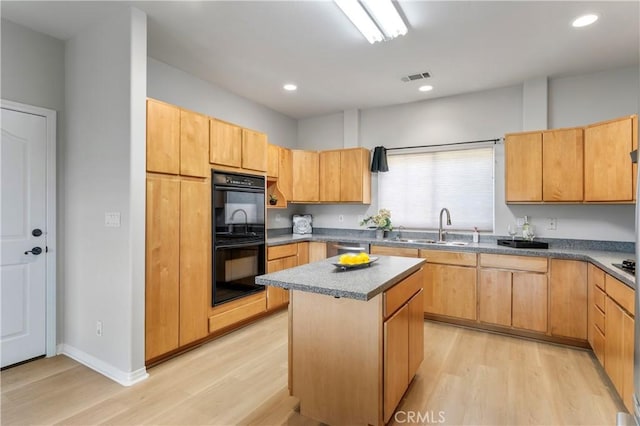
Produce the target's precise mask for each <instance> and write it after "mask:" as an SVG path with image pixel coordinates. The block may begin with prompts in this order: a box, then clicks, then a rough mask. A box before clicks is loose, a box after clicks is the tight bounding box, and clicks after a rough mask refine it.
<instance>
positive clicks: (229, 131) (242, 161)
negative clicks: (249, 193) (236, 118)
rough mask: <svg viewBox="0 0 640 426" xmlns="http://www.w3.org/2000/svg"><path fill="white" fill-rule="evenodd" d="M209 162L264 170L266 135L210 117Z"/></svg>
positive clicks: (265, 166) (265, 164) (265, 167)
mask: <svg viewBox="0 0 640 426" xmlns="http://www.w3.org/2000/svg"><path fill="white" fill-rule="evenodd" d="M209 162H210V163H211V164H218V165H221V166H226V167H234V168H241V169H246V170H254V171H259V172H266V171H267V162H268V161H267V135H265V134H264V133H260V132H256V131H253V130H249V129H243V128H242V127H239V126H236V125H235V124H231V123H226V122H224V121H221V120H216V119H215V118H212V119H211V120H210V138H209Z"/></svg>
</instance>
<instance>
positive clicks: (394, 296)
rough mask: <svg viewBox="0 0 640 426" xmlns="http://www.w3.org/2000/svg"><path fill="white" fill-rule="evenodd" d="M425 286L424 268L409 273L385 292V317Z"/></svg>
mask: <svg viewBox="0 0 640 426" xmlns="http://www.w3.org/2000/svg"><path fill="white" fill-rule="evenodd" d="M422 286H423V269H422V268H420V269H419V270H418V271H416V272H414V273H413V274H411V275H409V276H408V277H407V278H405V279H404V280H402V281H400V282H399V283H398V284H396V285H395V286H393V287H391V288H390V289H389V290H387V291H385V292H384V298H383V300H384V317H385V318H387V317H389V316H390V315H391V314H393V313H394V312H395V311H397V310H398V308H399V307H400V306H402V305H404V304H405V303H406V302H407V300H409V299H411V296H413V295H414V294H416V293H417V292H418V291H420V289H421V288H422Z"/></svg>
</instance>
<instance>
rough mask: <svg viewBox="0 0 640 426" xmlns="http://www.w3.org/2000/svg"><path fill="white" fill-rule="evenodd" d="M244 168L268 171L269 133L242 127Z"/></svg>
mask: <svg viewBox="0 0 640 426" xmlns="http://www.w3.org/2000/svg"><path fill="white" fill-rule="evenodd" d="M242 168H243V169H247V170H256V171H259V172H266V171H267V135H265V134H264V133H260V132H256V131H253V130H248V129H242Z"/></svg>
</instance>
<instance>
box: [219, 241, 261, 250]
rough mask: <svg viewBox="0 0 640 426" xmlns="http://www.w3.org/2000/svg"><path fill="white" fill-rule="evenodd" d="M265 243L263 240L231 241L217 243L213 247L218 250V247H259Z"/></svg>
mask: <svg viewBox="0 0 640 426" xmlns="http://www.w3.org/2000/svg"><path fill="white" fill-rule="evenodd" d="M264 245H265V243H263V242H255V241H253V242H248V243H231V244H223V245H220V244H219V243H218V244H214V249H215V250H220V249H230V248H246V247H260V246H264Z"/></svg>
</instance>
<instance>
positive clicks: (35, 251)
mask: <svg viewBox="0 0 640 426" xmlns="http://www.w3.org/2000/svg"><path fill="white" fill-rule="evenodd" d="M29 253H31V254H34V255H36V256H37V255H39V254H40V253H42V249H41V248H40V247H34V248H32V249H31V250H28V251H25V252H24V254H29Z"/></svg>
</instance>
